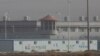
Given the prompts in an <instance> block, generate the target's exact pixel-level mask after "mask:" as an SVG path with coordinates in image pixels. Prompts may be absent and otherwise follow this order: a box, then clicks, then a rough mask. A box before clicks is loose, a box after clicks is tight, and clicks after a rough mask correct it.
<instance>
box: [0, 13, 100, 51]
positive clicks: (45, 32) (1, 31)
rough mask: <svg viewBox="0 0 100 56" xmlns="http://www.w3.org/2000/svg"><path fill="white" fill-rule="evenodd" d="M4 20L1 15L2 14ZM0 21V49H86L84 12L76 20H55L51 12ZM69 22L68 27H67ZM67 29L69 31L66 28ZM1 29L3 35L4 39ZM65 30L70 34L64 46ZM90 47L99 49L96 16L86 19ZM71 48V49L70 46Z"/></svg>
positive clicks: (66, 37) (99, 35) (99, 36)
mask: <svg viewBox="0 0 100 56" xmlns="http://www.w3.org/2000/svg"><path fill="white" fill-rule="evenodd" d="M3 19H4V20H5V17H3ZM4 20H3V21H0V51H1V52H14V51H21V52H22V51H24V52H31V51H32V50H34V51H39V52H44V51H48V50H59V51H61V52H66V51H68V47H69V50H70V51H85V50H87V40H86V39H87V24H86V20H85V17H84V16H80V17H79V20H78V21H68V17H67V16H66V17H64V21H63V20H62V21H59V20H57V18H56V17H55V16H51V15H47V16H45V17H43V18H41V19H40V20H29V17H28V16H25V17H24V19H23V20H17V21H10V20H7V21H6V31H5V21H4ZM69 26H70V27H69ZM68 30H70V32H68ZM5 32H6V33H7V35H6V36H7V38H6V39H5ZM68 33H69V34H70V44H69V45H70V46H68ZM90 39H91V41H90V44H91V47H90V48H91V50H99V48H100V46H99V44H100V43H99V41H100V22H99V18H98V16H95V17H93V21H90ZM73 48H74V49H73Z"/></svg>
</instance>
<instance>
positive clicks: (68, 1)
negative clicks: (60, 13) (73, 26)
mask: <svg viewBox="0 0 100 56" xmlns="http://www.w3.org/2000/svg"><path fill="white" fill-rule="evenodd" d="M67 3H68V52H70V24H69V22H70V3H71V1H70V0H67Z"/></svg>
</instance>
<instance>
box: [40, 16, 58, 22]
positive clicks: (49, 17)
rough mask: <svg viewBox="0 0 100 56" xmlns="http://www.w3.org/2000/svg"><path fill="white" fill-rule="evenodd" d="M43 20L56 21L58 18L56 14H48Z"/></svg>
mask: <svg viewBox="0 0 100 56" xmlns="http://www.w3.org/2000/svg"><path fill="white" fill-rule="evenodd" d="M40 20H41V21H56V18H55V17H54V16H51V15H47V16H45V17H43V18H42V19H40Z"/></svg>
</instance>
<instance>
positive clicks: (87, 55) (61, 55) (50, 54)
mask: <svg viewBox="0 0 100 56" xmlns="http://www.w3.org/2000/svg"><path fill="white" fill-rule="evenodd" d="M0 56H100V52H99V51H85V52H73V53H72V52H54V51H47V52H31V53H25V52H14V53H0Z"/></svg>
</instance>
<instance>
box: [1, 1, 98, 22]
mask: <svg viewBox="0 0 100 56" xmlns="http://www.w3.org/2000/svg"><path fill="white" fill-rule="evenodd" d="M70 1H71V3H70V9H71V10H70V15H71V18H73V19H76V18H77V17H78V16H85V15H86V0H70ZM89 1H90V16H95V15H96V16H100V0H89ZM5 12H8V16H9V17H10V19H16V20H17V19H23V16H30V17H31V19H37V20H38V19H40V18H41V17H43V16H45V15H47V14H51V15H54V16H57V17H58V18H59V19H63V17H64V16H65V15H68V3H67V0H0V18H1V16H3V15H4V14H5Z"/></svg>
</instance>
